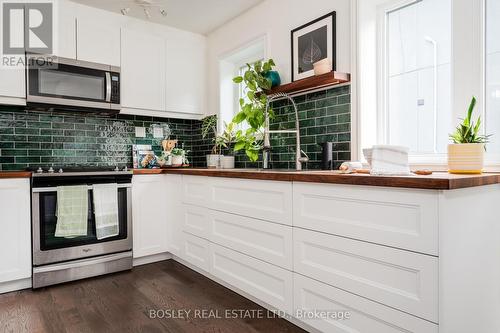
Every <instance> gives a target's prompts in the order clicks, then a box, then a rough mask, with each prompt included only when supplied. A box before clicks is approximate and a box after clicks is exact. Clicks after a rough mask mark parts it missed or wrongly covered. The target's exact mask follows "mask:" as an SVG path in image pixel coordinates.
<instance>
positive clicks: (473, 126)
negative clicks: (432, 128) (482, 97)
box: [450, 97, 490, 144]
mask: <svg viewBox="0 0 500 333" xmlns="http://www.w3.org/2000/svg"><path fill="white" fill-rule="evenodd" d="M476 102H477V101H476V97H472V100H471V102H470V105H469V109H468V111H467V116H466V117H465V119H463V120H462V123H461V124H459V125H458V126H457V127H456V129H455V132H453V133H452V134H450V139H451V140H452V141H453V143H457V144H458V143H487V142H488V138H489V137H490V135H482V134H480V130H481V117H478V118H477V121H476V122H475V123H474V121H473V120H472V113H473V112H474V108H475V106H476Z"/></svg>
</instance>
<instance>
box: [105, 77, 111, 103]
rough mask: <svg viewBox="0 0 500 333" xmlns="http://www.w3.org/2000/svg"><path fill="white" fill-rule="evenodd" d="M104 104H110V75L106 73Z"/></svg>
mask: <svg viewBox="0 0 500 333" xmlns="http://www.w3.org/2000/svg"><path fill="white" fill-rule="evenodd" d="M106 102H111V73H110V72H106Z"/></svg>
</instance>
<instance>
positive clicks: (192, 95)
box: [165, 31, 206, 114]
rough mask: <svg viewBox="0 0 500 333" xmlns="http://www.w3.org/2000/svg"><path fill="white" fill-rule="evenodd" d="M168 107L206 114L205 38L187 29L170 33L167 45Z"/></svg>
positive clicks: (172, 109)
mask: <svg viewBox="0 0 500 333" xmlns="http://www.w3.org/2000/svg"><path fill="white" fill-rule="evenodd" d="M166 51H167V52H166V71H167V76H166V80H167V81H166V83H167V84H166V90H165V92H166V105H167V108H166V110H167V111H168V112H180V113H191V114H203V113H204V108H205V105H206V103H205V98H206V96H205V85H206V75H205V72H206V71H205V68H206V56H205V52H206V40H205V37H203V36H198V35H194V34H192V33H188V32H181V31H176V32H175V33H174V32H172V33H169V34H168V37H167V46H166Z"/></svg>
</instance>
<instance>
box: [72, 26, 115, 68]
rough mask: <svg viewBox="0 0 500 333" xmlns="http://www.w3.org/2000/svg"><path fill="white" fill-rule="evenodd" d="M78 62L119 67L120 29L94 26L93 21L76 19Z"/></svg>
mask: <svg viewBox="0 0 500 333" xmlns="http://www.w3.org/2000/svg"><path fill="white" fill-rule="evenodd" d="M76 31H77V34H76V35H77V39H76V40H77V45H76V47H77V58H78V60H83V61H91V62H97V63H101V64H106V65H113V66H120V27H119V26H118V25H113V24H107V25H101V24H98V23H97V24H96V22H95V21H93V20H88V19H85V18H78V19H77V30H76Z"/></svg>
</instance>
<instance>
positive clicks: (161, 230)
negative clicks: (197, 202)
mask: <svg viewBox="0 0 500 333" xmlns="http://www.w3.org/2000/svg"><path fill="white" fill-rule="evenodd" d="M167 199H168V198H167V191H166V190H165V178H164V176H163V175H135V176H134V177H133V178H132V217H133V228H132V229H133V233H132V237H133V240H134V245H133V250H134V251H133V252H134V258H140V257H145V256H149V255H155V254H160V253H164V252H167V251H168V250H169V248H168V233H169V227H168V219H169V218H170V217H169V215H168V212H164V211H163V208H164V207H165V205H166V202H167Z"/></svg>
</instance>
